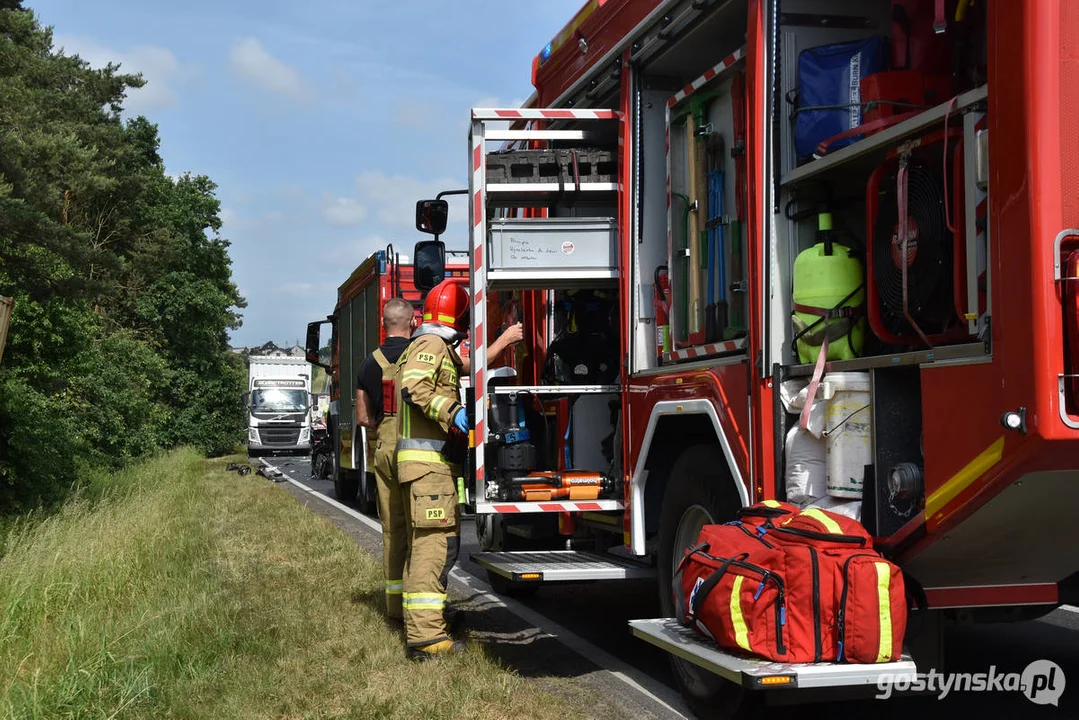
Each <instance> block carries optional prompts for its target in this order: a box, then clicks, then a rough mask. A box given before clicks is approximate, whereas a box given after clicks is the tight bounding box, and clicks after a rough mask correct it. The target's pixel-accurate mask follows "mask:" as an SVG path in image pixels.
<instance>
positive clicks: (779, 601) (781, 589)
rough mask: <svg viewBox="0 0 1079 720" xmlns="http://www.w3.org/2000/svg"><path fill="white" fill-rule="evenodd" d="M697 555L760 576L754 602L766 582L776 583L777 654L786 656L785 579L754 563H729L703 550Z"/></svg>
mask: <svg viewBox="0 0 1079 720" xmlns="http://www.w3.org/2000/svg"><path fill="white" fill-rule="evenodd" d="M697 553H698V554H699V555H704V556H705V557H706V558H708V559H709V560H712V561H715V562H719V563H727V565H728V567H730V566H731V565H734V566H736V567H740V568H743V569H745V570H749V571H750V572H755V573H757V574H758V575H760V576H761V582H760V585H759V586H757V592H756V593H754V594H753V599H754V600H756V599H757V598H759V597H760V595H761V592H762V591H763V590H764V583H765V582H767V581H768V580H771V581H772V582H774V583H775V585H776V591H777V597H776V610H775V619H776V652H777V653H778V654H780V655H786V654H787V646H786V645H784V644H783V626H784V625H786V624H787V602H786V597H787V592H786V586H785V585H784V583H783V578H782V577H780V576H779V575H778V574H777V573H774V572H772V571H771V570H766V569H765V568H762V567H759V566H757V565H754V564H753V563H747V562H745V561H743V560H731V561H730V562H727V559H725V558H717V557H716V556H714V555H709V554H708V553H707V552H704V551H703V550H698V551H697ZM713 589H714V587H713Z"/></svg>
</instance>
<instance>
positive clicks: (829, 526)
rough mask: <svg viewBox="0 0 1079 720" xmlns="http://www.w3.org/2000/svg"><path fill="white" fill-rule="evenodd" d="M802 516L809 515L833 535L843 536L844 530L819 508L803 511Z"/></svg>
mask: <svg viewBox="0 0 1079 720" xmlns="http://www.w3.org/2000/svg"><path fill="white" fill-rule="evenodd" d="M802 514H803V515H808V516H809V517H811V518H813V519H814V520H816V521H817V522H819V523H820V524H821V525H823V526H824V529H825V530H827V531H828V532H830V533H832V534H833V535H842V534H843V528H841V527H839V523H837V522H836V521H835V520H833V519H832V518H830V517H828V516H827V515H825V514H824V513H823V512H821V511H820V510H818V509H817V508H809V509H808V510H803V511H802Z"/></svg>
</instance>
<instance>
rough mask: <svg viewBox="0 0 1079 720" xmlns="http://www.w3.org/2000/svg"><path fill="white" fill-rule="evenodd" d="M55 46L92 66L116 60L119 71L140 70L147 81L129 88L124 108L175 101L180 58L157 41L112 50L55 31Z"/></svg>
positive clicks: (135, 111)
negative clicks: (174, 85) (122, 49)
mask: <svg viewBox="0 0 1079 720" xmlns="http://www.w3.org/2000/svg"><path fill="white" fill-rule="evenodd" d="M53 44H54V46H55V47H57V48H60V49H62V50H63V51H64V54H66V55H78V56H79V57H81V58H82V59H83V60H86V61H87V62H89V63H90V64H91V65H92V66H94V67H97V68H103V67H105V65H107V64H108V63H110V62H112V63H118V64H119V65H120V72H122V73H141V74H142V76H143V78H144V79H145V80H146V84H145V85H143V86H142V87H141V88H135V89H132V90H129V91H128V96H127V99H126V100H125V101H124V109H125V110H126V111H127V112H128V113H130V114H134V115H138V114H142V113H147V112H149V111H151V110H156V109H159V108H164V107H170V106H172V105H175V104H176V100H177V98H176V92H175V90H174V89H173V87H172V84H173V83H174V82H176V81H177V80H180V79H181V78H180V75H181V74H182V73H181V68H180V62H179V61H178V60H177V59H176V56H175V55H173V53H172V51H171V50H169V49H168V48H165V47H161V46H159V45H136V46H135V47H133V48H131V49H130V50H127V51H125V52H120V51H118V50H114V49H113V48H110V47H106V46H105V45H102V44H100V43H98V42H97V41H96V40H93V39H92V38H88V37H85V36H81V35H64V34H57V35H56V36H55V37H54V38H53Z"/></svg>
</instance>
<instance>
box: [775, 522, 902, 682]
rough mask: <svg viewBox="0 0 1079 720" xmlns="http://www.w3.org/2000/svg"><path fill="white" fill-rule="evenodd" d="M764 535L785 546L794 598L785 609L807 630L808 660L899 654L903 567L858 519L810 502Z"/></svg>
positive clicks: (879, 658) (872, 659)
mask: <svg viewBox="0 0 1079 720" xmlns="http://www.w3.org/2000/svg"><path fill="white" fill-rule="evenodd" d="M769 539H770V540H772V542H773V544H776V545H779V546H780V547H782V548H783V550H784V555H785V559H786V570H787V575H786V578H787V583H788V586H789V595H790V597H791V598H793V600H794V601H797V602H793V601H792V602H791V603H790V607H789V610H788V612H789V613H790V615H791V623H792V624H802V623H803V621H804V624H805V625H809V626H811V627H812V628H813V631H814V638H813V640H814V644H813V660H812V662H822V661H823V662H835V661H841V662H854V663H877V662H892V661H895V660H898V659H899V657H900V655H901V654H902V650H903V635H904V634H905V632H906V627H907V607H908V604H907V594H906V587H905V585H904V582H903V573H902V571H901V570H900V569H899V567H898V566H896V565H895V564H894V563H891V562H889V561H888V560H885V559H884V558H883V557H882V556H881V554H880V553H878V552H877V551H876V550H875V549H873V538H872V536H870V534H869V533H868V532H867V531H866V529H865V528H864V527H863V526H862V524H861V523H859V522H858V521H857V520H854V519H852V518H849V517H846V516H845V515H840V514H838V513H833V512H829V511H827V510H820V509H817V508H810V509H808V510H804V511H802V512H800V513H798V514H797V515H795V516H793V517H791V518H790V519H788V520H787V521H786V522H785V523H783V524H782V525H780V526H779V527H778V528H776V529H774V530H773V531H771V532H770V533H769ZM805 597H811V598H812V599H813V602H810V603H808V604H807V603H805V602H802V599H803V598H805ZM807 610H808V611H809V613H810V614H809V616H808V617H803V616H804V615H805V613H806V611H807Z"/></svg>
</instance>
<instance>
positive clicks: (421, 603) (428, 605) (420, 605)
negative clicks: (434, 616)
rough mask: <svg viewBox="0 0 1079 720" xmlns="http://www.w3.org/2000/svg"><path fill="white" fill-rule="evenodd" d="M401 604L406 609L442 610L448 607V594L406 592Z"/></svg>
mask: <svg viewBox="0 0 1079 720" xmlns="http://www.w3.org/2000/svg"><path fill="white" fill-rule="evenodd" d="M401 605H402V607H403V608H404V609H405V610H442V609H443V608H445V607H446V594H445V593H405V594H404V597H403V599H402V601H401Z"/></svg>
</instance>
